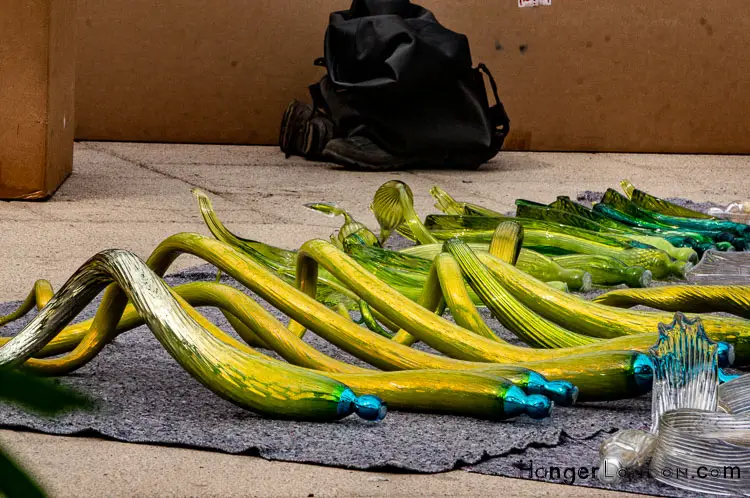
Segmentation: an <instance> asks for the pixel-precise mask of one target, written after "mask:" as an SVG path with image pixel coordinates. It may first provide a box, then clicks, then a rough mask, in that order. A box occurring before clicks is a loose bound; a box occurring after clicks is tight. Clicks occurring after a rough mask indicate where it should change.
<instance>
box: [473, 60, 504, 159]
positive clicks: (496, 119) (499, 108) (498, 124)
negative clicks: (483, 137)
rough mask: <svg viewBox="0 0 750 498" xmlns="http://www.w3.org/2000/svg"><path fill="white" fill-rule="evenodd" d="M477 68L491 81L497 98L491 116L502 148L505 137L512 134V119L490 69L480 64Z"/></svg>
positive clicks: (490, 111)
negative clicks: (506, 110) (501, 98)
mask: <svg viewBox="0 0 750 498" xmlns="http://www.w3.org/2000/svg"><path fill="white" fill-rule="evenodd" d="M477 68H478V69H479V70H480V71H481V72H483V73H484V74H486V75H487V79H489V80H490V87H491V88H492V94H493V95H494V97H495V105H494V106H492V107H490V109H489V116H490V121H491V122H492V126H494V128H495V135H496V139H498V140H499V141H500V146H501V147H502V143H503V142H504V141H505V137H506V136H508V133H509V132H510V119H509V118H508V113H507V112H505V106H504V105H503V103H502V102H501V101H500V96H499V95H498V92H497V83H496V82H495V78H494V77H493V76H492V73H491V72H490V70H489V68H488V67H487V66H486V65H485V64H484V63H480V64H479V65H478V66H477Z"/></svg>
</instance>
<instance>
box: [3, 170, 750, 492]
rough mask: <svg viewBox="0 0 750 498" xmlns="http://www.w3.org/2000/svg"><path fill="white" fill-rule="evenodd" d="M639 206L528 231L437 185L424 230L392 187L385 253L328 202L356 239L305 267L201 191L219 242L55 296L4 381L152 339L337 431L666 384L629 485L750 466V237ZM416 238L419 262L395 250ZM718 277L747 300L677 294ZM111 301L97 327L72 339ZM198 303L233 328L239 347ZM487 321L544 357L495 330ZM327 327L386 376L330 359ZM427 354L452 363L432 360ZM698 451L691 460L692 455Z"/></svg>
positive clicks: (545, 216) (384, 198) (629, 202)
mask: <svg viewBox="0 0 750 498" xmlns="http://www.w3.org/2000/svg"><path fill="white" fill-rule="evenodd" d="M623 189H624V191H625V195H622V194H619V193H617V192H616V191H614V190H608V191H607V193H606V194H605V195H604V198H603V199H602V201H601V202H599V203H596V204H595V205H594V206H593V208H589V207H586V206H584V205H583V204H579V203H577V202H574V201H572V200H571V199H569V198H567V197H560V198H558V199H557V200H556V201H555V202H553V203H551V204H549V205H545V204H540V203H536V202H533V201H528V200H518V201H517V202H516V205H517V211H516V216H507V215H503V214H501V213H499V212H496V211H493V210H491V209H488V208H485V207H482V206H479V205H476V204H472V203H469V202H461V201H457V200H455V199H453V198H452V197H451V196H450V195H449V194H448V193H446V192H445V191H444V190H442V189H440V188H438V187H434V188H433V189H432V190H431V193H432V195H433V196H434V198H435V199H436V201H437V204H436V207H437V208H438V209H439V210H440V211H441V212H442V214H437V215H429V216H427V217H426V218H425V219H421V218H420V217H419V215H418V214H417V213H416V211H415V209H414V204H413V201H414V197H413V193H412V192H411V190H410V188H409V187H408V186H407V185H406V184H404V183H403V182H400V181H389V182H387V183H385V184H384V185H383V186H381V187H380V188H379V189H378V190H377V192H375V195H374V198H373V202H372V205H371V206H370V208H371V210H372V212H373V213H374V215H375V217H376V219H377V221H378V224H379V233H378V234H377V235H376V234H375V232H373V231H372V230H370V228H368V227H367V226H365V225H364V224H362V223H360V222H358V221H356V220H355V219H354V218H353V217H352V216H351V215H350V214H349V213H347V212H346V211H344V210H343V209H341V208H339V207H337V206H336V205H332V204H325V203H316V204H308V205H307V207H308V208H310V209H313V210H315V211H319V212H321V213H323V214H326V215H329V216H341V217H343V225H342V227H341V228H340V229H339V230H338V231H337V232H336V233H335V234H334V235H332V236H331V237H330V239H329V240H324V239H314V240H310V241H308V242H306V243H305V244H303V245H302V247H300V248H299V250H296V251H289V250H285V249H282V248H279V247H274V246H272V245H270V244H267V243H264V242H261V241H256V240H251V239H247V238H243V237H240V236H238V235H236V234H234V233H232V232H231V231H230V230H229V229H228V228H227V227H225V226H224V225H223V224H222V222H221V221H220V220H219V218H218V216H217V214H216V213H215V212H214V210H213V207H212V205H211V202H210V199H209V197H208V196H207V195H206V194H205V193H203V192H201V191H200V190H194V194H195V196H196V197H197V199H198V202H199V207H200V210H201V213H202V215H203V218H204V220H205V222H206V224H207V226H208V228H209V230H210V231H211V233H212V234H213V236H214V238H209V237H204V236H201V235H198V234H193V233H180V234H176V235H172V236H171V237H169V238H167V239H166V240H164V241H163V242H162V243H161V244H160V245H159V246H158V247H157V248H156V249H155V250H154V252H153V253H152V254H151V256H150V257H149V258H148V259H147V260H146V261H143V260H141V259H139V258H138V257H137V256H135V255H133V254H132V253H130V252H127V251H121V250H110V251H104V252H102V253H99V254H97V255H95V256H94V257H93V258H92V259H91V260H89V261H88V262H87V263H85V264H84V265H83V266H82V267H81V268H80V269H79V270H78V271H77V272H76V273H75V274H74V275H73V276H72V277H71V278H70V279H69V280H68V281H67V282H66V283H65V284H64V285H63V287H62V288H61V289H60V290H59V291H58V292H56V293H55V292H53V290H52V288H51V286H50V284H49V283H48V282H46V281H44V280H40V281H38V282H37V283H36V285H35V286H34V289H33V290H32V291H31V293H30V294H29V296H28V298H27V299H26V301H25V302H24V303H23V304H22V305H21V307H20V308H19V309H18V310H17V311H16V312H14V313H12V314H11V315H8V316H6V317H2V318H0V325H4V324H6V323H8V322H10V321H12V320H16V319H18V318H20V317H22V316H24V315H25V314H27V313H28V312H29V311H31V310H32V309H33V308H35V307H36V308H38V310H39V311H38V313H37V314H36V315H35V316H34V317H33V318H32V319H31V321H30V322H29V323H28V325H26V326H25V327H24V328H23V329H22V331H21V332H19V333H18V334H17V335H16V336H14V337H12V338H0V367H3V368H21V369H24V370H27V371H30V372H36V373H38V374H40V375H54V376H59V375H65V374H68V373H70V372H73V371H75V370H76V369H78V368H81V367H82V366H83V365H85V364H86V363H87V362H89V361H90V360H91V359H92V358H94V357H95V356H96V355H97V354H99V353H100V352H102V351H103V349H104V348H105V346H106V345H107V344H108V343H110V342H111V341H112V340H113V339H114V338H116V337H117V336H118V335H119V334H121V333H124V332H127V331H129V330H132V329H134V328H137V327H138V326H140V325H143V324H146V325H147V326H148V328H149V330H150V331H151V332H152V333H153V334H154V336H155V337H156V338H157V339H158V341H159V342H160V343H161V344H162V346H163V347H164V348H165V349H166V350H167V351H168V352H169V353H170V355H171V356H172V357H173V358H174V359H175V360H176V361H177V362H178V363H179V364H180V365H181V366H182V367H183V368H185V370H187V371H188V372H189V373H190V374H191V375H192V376H194V377H195V378H196V379H197V380H198V381H200V382H201V383H203V384H204V385H205V386H206V387H208V388H209V389H211V390H212V391H213V392H215V393H216V394H217V395H219V396H221V397H223V398H226V399H228V400H230V401H232V402H233V403H235V404H237V405H239V406H241V407H244V408H247V409H248V410H252V411H254V412H257V413H259V414H261V415H263V416H267V417H276V418H290V419H306V420H320V421H333V420H338V419H341V418H343V417H346V416H348V415H350V414H352V413H356V414H358V415H359V416H361V417H362V418H364V419H366V420H371V421H377V420H380V419H382V418H383V417H384V416H385V415H386V411H387V408H386V407H388V408H392V409H397V410H410V411H419V412H434V413H449V414H460V415H467V416H473V417H480V418H485V419H492V420H501V419H508V418H512V417H516V416H519V415H522V414H526V415H528V416H530V417H532V418H544V417H547V416H549V415H550V413H551V410H552V408H553V405H554V404H558V405H564V406H569V405H573V404H575V403H576V402H577V401H604V400H615V399H626V398H632V397H636V396H640V395H642V394H644V393H647V392H649V391H650V390H651V389H652V386H653V387H654V391H653V396H654V399H655V402H654V413H655V416H656V418H655V423H654V427H653V428H652V430H651V431H650V432H643V431H641V432H637V431H636V432H633V431H630V432H627V431H623V432H621V433H618V434H617V435H616V436H614V437H613V438H612V439H611V440H609V441H608V442H607V443H606V445H605V447H603V449H602V455H603V459H604V461H606V462H608V464H609V465H610V466H611V468H615V469H623V468H630V467H634V466H638V465H644V464H645V463H646V462H647V461H649V459H650V461H651V466H652V469H663V468H664V467H665V466H669V465H675V464H678V463H681V464H685V465H689V464H692V463H694V462H692V461H691V460H690V458H698V456H699V457H700V458H704V457H705V458H714V459H720V458H724V456H726V455H731V456H732V458H734V459H737V461H742V462H747V463H748V464H750V460H748V446H747V444H748V440H747V434H748V433H749V432H748V429H747V425H746V424H747V420H746V418H744V417H746V415H745V413H746V412H747V410H748V408H749V407H750V395H748V393H747V388H746V386H747V384H748V381H747V377H740V378H738V379H732V378H731V377H729V376H727V375H726V374H724V372H723V371H722V370H721V369H720V368H721V367H726V366H729V365H731V364H735V365H736V366H740V367H741V366H744V365H748V364H750V321H748V318H750V299H748V297H749V296H750V291H749V290H748V289H750V287H747V286H743V285H737V284H738V282H737V278H738V275H739V273H738V270H737V267H738V265H739V267H743V263H742V262H738V261H737V260H736V259H735V258H734V256H733V255H730V253H729V252H732V251H744V250H745V249H746V247H747V244H748V243H750V240H749V239H748V231H750V227H748V226H747V225H742V224H739V223H735V222H731V221H728V220H724V219H716V218H712V217H710V216H708V215H706V214H703V213H700V212H697V211H691V210H688V209H686V208H684V207H681V206H678V205H676V204H672V203H669V202H667V201H665V200H662V199H658V198H656V197H653V196H651V195H649V194H646V193H645V192H642V191H640V190H637V189H636V188H635V187H634V186H633V185H631V184H630V183H629V182H623ZM396 233H398V234H400V235H401V236H403V237H406V238H407V239H410V240H411V241H413V244H412V245H410V246H409V247H407V248H404V249H401V250H392V249H387V248H386V242H387V241H388V240H389V239H390V238H391V236H392V235H393V234H396ZM182 254H191V255H194V256H197V257H199V258H201V259H203V260H204V261H206V262H208V263H210V264H212V265H214V266H215V267H216V268H217V269H218V270H219V272H221V273H225V274H227V275H229V276H231V277H233V278H234V280H236V281H237V282H238V283H239V284H241V285H243V286H244V287H245V288H246V289H245V290H246V291H252V293H253V294H254V296H257V297H260V298H262V299H263V300H265V301H266V302H267V303H269V304H270V305H272V306H273V307H274V308H276V309H277V310H279V311H281V312H282V313H283V314H284V315H286V316H287V317H288V319H289V320H288V323H283V322H282V321H280V320H279V319H278V318H276V316H274V315H273V314H271V313H270V312H269V311H268V310H267V309H266V308H265V307H264V306H262V305H261V304H259V303H258V302H257V301H256V300H255V297H254V296H253V295H251V294H249V293H248V292H243V291H242V290H238V289H237V288H235V287H232V286H229V285H226V284H223V283H220V282H219V281H218V280H217V281H216V282H194V283H190V284H185V285H180V286H176V287H170V286H168V285H167V284H166V283H165V281H164V280H163V279H162V278H161V277H162V276H163V275H164V274H165V272H166V271H167V270H168V269H169V267H170V266H171V264H172V263H173V262H174V261H175V259H177V258H178V257H179V256H180V255H182ZM737 254H738V255H739V254H740V253H737ZM723 255H726V258H725V259H723V260H722V259H721V258H723V257H724V256H723ZM700 258H702V259H703V262H701V263H700V264H698V266H697V267H695V266H694V265H695V264H696V263H698V262H699V260H700ZM717 261H718V263H717ZM721 261H730V262H731V264H724V266H722V263H721ZM702 265H703V266H704V267H705V266H706V265H713V267H712V268H711V270H710V271H711V272H712V273H711V274H713V275H717V274H718V275H733V276H734V277H733V278H734V280H732V281H731V283H732V284H733V285H721V286H707V285H688V284H685V283H684V284H681V285H672V284H674V283H675V282H676V281H679V280H682V281H685V280H686V279H687V280H690V278H691V274H692V272H694V271H698V269H701V268H702ZM700 274H701V275H704V278H703V279H702V280H699V282H700V283H706V282H707V281H708V280H707V277H705V275H706V272H702V273H700ZM717 280H718V282H722V280H721V279H717ZM677 283H679V282H677ZM652 285H653V286H652ZM611 286H619V288H617V289H613V290H610V291H609V292H605V293H604V294H601V295H599V296H598V297H596V298H594V299H593V300H592V299H587V298H585V297H584V296H580V295H577V294H576V292H588V291H590V290H592V289H594V288H606V287H611ZM102 290H104V296H103V300H102V302H101V304H100V305H99V307H98V309H97V313H96V316H95V317H94V318H93V319H91V320H88V321H82V322H78V323H73V322H74V319H75V317H76V316H77V315H78V314H79V313H80V312H81V310H82V309H83V308H84V307H86V306H87V305H88V304H89V303H90V302H91V301H92V300H93V299H94V298H95V297H96V296H97V295H98V294H99V293H100V292H101V291H102ZM636 305H646V306H648V307H650V308H652V309H651V310H648V311H642V310H639V309H633V307H634V306H636ZM200 307H214V308H218V309H219V310H221V312H222V313H223V314H224V316H225V317H226V318H227V320H228V322H229V324H230V325H231V326H232V328H233V329H234V332H235V333H236V334H235V335H232V334H230V333H228V332H227V331H224V330H222V329H220V328H219V327H217V326H216V325H214V324H213V323H211V322H210V321H209V320H208V319H207V318H206V317H204V316H203V315H202V314H201V313H200V312H199V311H198V310H197V309H196V308H200ZM482 308H486V309H488V310H489V311H490V312H491V314H492V316H493V317H494V318H495V319H497V321H498V322H499V323H500V324H502V326H503V327H505V328H506V329H507V330H508V331H510V332H512V333H513V334H515V335H516V336H517V337H518V338H519V339H520V340H521V341H523V342H524V343H525V344H526V346H516V345H513V344H511V343H509V342H507V341H505V340H503V339H502V338H501V337H500V336H499V335H498V334H496V333H495V331H494V330H493V329H492V326H491V324H490V323H487V322H486V321H485V319H484V318H483V317H482V315H481V313H480V309H482ZM675 312H684V313H686V314H688V315H689V317H685V316H683V315H682V314H679V315H678V316H677V318H676V319H675V315H674V313H675ZM713 312H724V314H722V315H716V314H713ZM448 315H450V316H449V317H448ZM448 318H450V319H448ZM696 319H698V320H699V321H697V322H694V321H693V320H696ZM667 324H672V325H671V326H667ZM696 324H697V325H696ZM308 330H310V331H312V332H314V333H315V334H317V335H318V336H320V337H322V338H323V339H325V340H326V341H329V342H330V343H332V344H333V345H335V346H337V347H338V348H340V349H342V350H344V351H346V352H347V353H349V354H351V355H353V356H354V357H356V358H358V359H360V360H362V361H364V362H365V363H367V364H368V365H370V366H371V368H363V367H359V366H355V365H351V364H349V363H345V362H342V361H340V360H338V359H335V358H333V357H330V356H328V355H326V354H324V353H322V352H321V351H318V350H317V349H315V348H313V347H312V346H311V345H310V344H309V343H308V342H306V341H305V340H304V335H305V334H306V332H307V331H308ZM675 330H676V331H677V332H674V331H675ZM678 332H679V333H678ZM237 337H239V339H238V338H237ZM417 342H423V343H425V344H426V345H428V346H430V347H431V348H432V349H433V350H435V351H437V353H430V352H426V351H423V350H420V349H418V348H414V347H412V346H413V345H414V344H415V343H417ZM268 350H271V351H273V352H275V353H277V354H278V355H279V356H280V357H282V358H283V359H284V360H285V361H281V360H277V359H275V358H273V357H271V356H269V355H267V354H266V353H264V351H268ZM724 381H728V382H726V383H724V384H722V385H721V387H719V384H720V383H722V382H724ZM738 386H739V387H738ZM712 393H713V394H712ZM717 393H718V394H717ZM722 407H724V408H722ZM685 445H688V447H689V448H691V450H690V451H688V452H687V453H688V454H687V456H686V455H684V454H682V453H685V452H684V451H683V452H682V453H680V452H679V451H677V450H676V448H679V447H685ZM743 445H744V446H743ZM693 448H694V451H693ZM719 450H720V451H719ZM696 455H697V456H696ZM743 458H744V459H745V460H742V459H743ZM680 459H682V460H680ZM747 470H748V477H749V478H750V467H748V469H747ZM602 479H603V480H605V481H606V480H607V479H608V477H606V476H602ZM610 480H612V479H610ZM662 480H664V481H665V482H668V483H670V484H673V485H678V484H675V483H674V482H671V481H670V480H669V479H667V478H663V479H662ZM745 482H746V481H745ZM701 485H702V486H704V487H703V488H702V490H712V489H714V488H711V487H710V486H711V484H710V482H709V481H702V482H701ZM733 489H734V488H733ZM737 489H739V488H737Z"/></svg>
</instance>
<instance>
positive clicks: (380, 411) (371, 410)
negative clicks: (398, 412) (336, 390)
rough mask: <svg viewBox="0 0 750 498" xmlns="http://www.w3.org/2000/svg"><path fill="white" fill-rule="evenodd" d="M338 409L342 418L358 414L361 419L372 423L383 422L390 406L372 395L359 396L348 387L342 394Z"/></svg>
mask: <svg viewBox="0 0 750 498" xmlns="http://www.w3.org/2000/svg"><path fill="white" fill-rule="evenodd" d="M337 409H338V414H339V415H340V416H342V417H346V416H349V415H351V414H352V413H356V414H357V415H358V416H359V417H360V418H363V419H365V420H369V421H372V422H379V421H381V420H383V419H384V418H385V416H386V414H387V413H388V406H387V405H386V403H385V401H383V400H382V399H380V398H378V397H377V396H372V395H370V394H365V395H363V396H357V395H356V394H354V391H352V390H351V389H349V388H348V387H347V388H346V389H345V390H344V391H343V392H342V393H341V397H340V398H339V404H338V407H337Z"/></svg>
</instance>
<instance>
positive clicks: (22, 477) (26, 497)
mask: <svg viewBox="0 0 750 498" xmlns="http://www.w3.org/2000/svg"><path fill="white" fill-rule="evenodd" d="M0 476H1V477H0V495H2V496H6V497H7V498H36V497H39V498H43V497H45V496H47V495H46V494H45V493H44V491H42V489H41V488H40V487H39V485H37V483H36V482H34V480H33V479H32V478H31V477H29V476H28V475H27V474H26V473H25V472H24V471H23V470H22V469H21V468H20V467H19V466H18V465H17V464H16V463H15V462H14V461H13V460H11V459H10V457H9V456H8V455H6V454H5V452H4V451H3V450H2V449H1V448H0Z"/></svg>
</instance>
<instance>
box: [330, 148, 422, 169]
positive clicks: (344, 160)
mask: <svg viewBox="0 0 750 498" xmlns="http://www.w3.org/2000/svg"><path fill="white" fill-rule="evenodd" d="M323 157H324V158H326V159H329V160H330V161H331V162H333V163H336V164H340V165H342V166H346V167H348V168H351V169H358V170H361V171H396V170H400V169H409V168H410V167H411V166H413V163H411V162H403V163H397V164H387V165H384V164H370V163H364V162H361V161H355V160H353V159H351V158H349V157H346V156H342V155H341V154H339V153H338V152H336V151H332V150H328V149H326V150H324V151H323Z"/></svg>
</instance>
